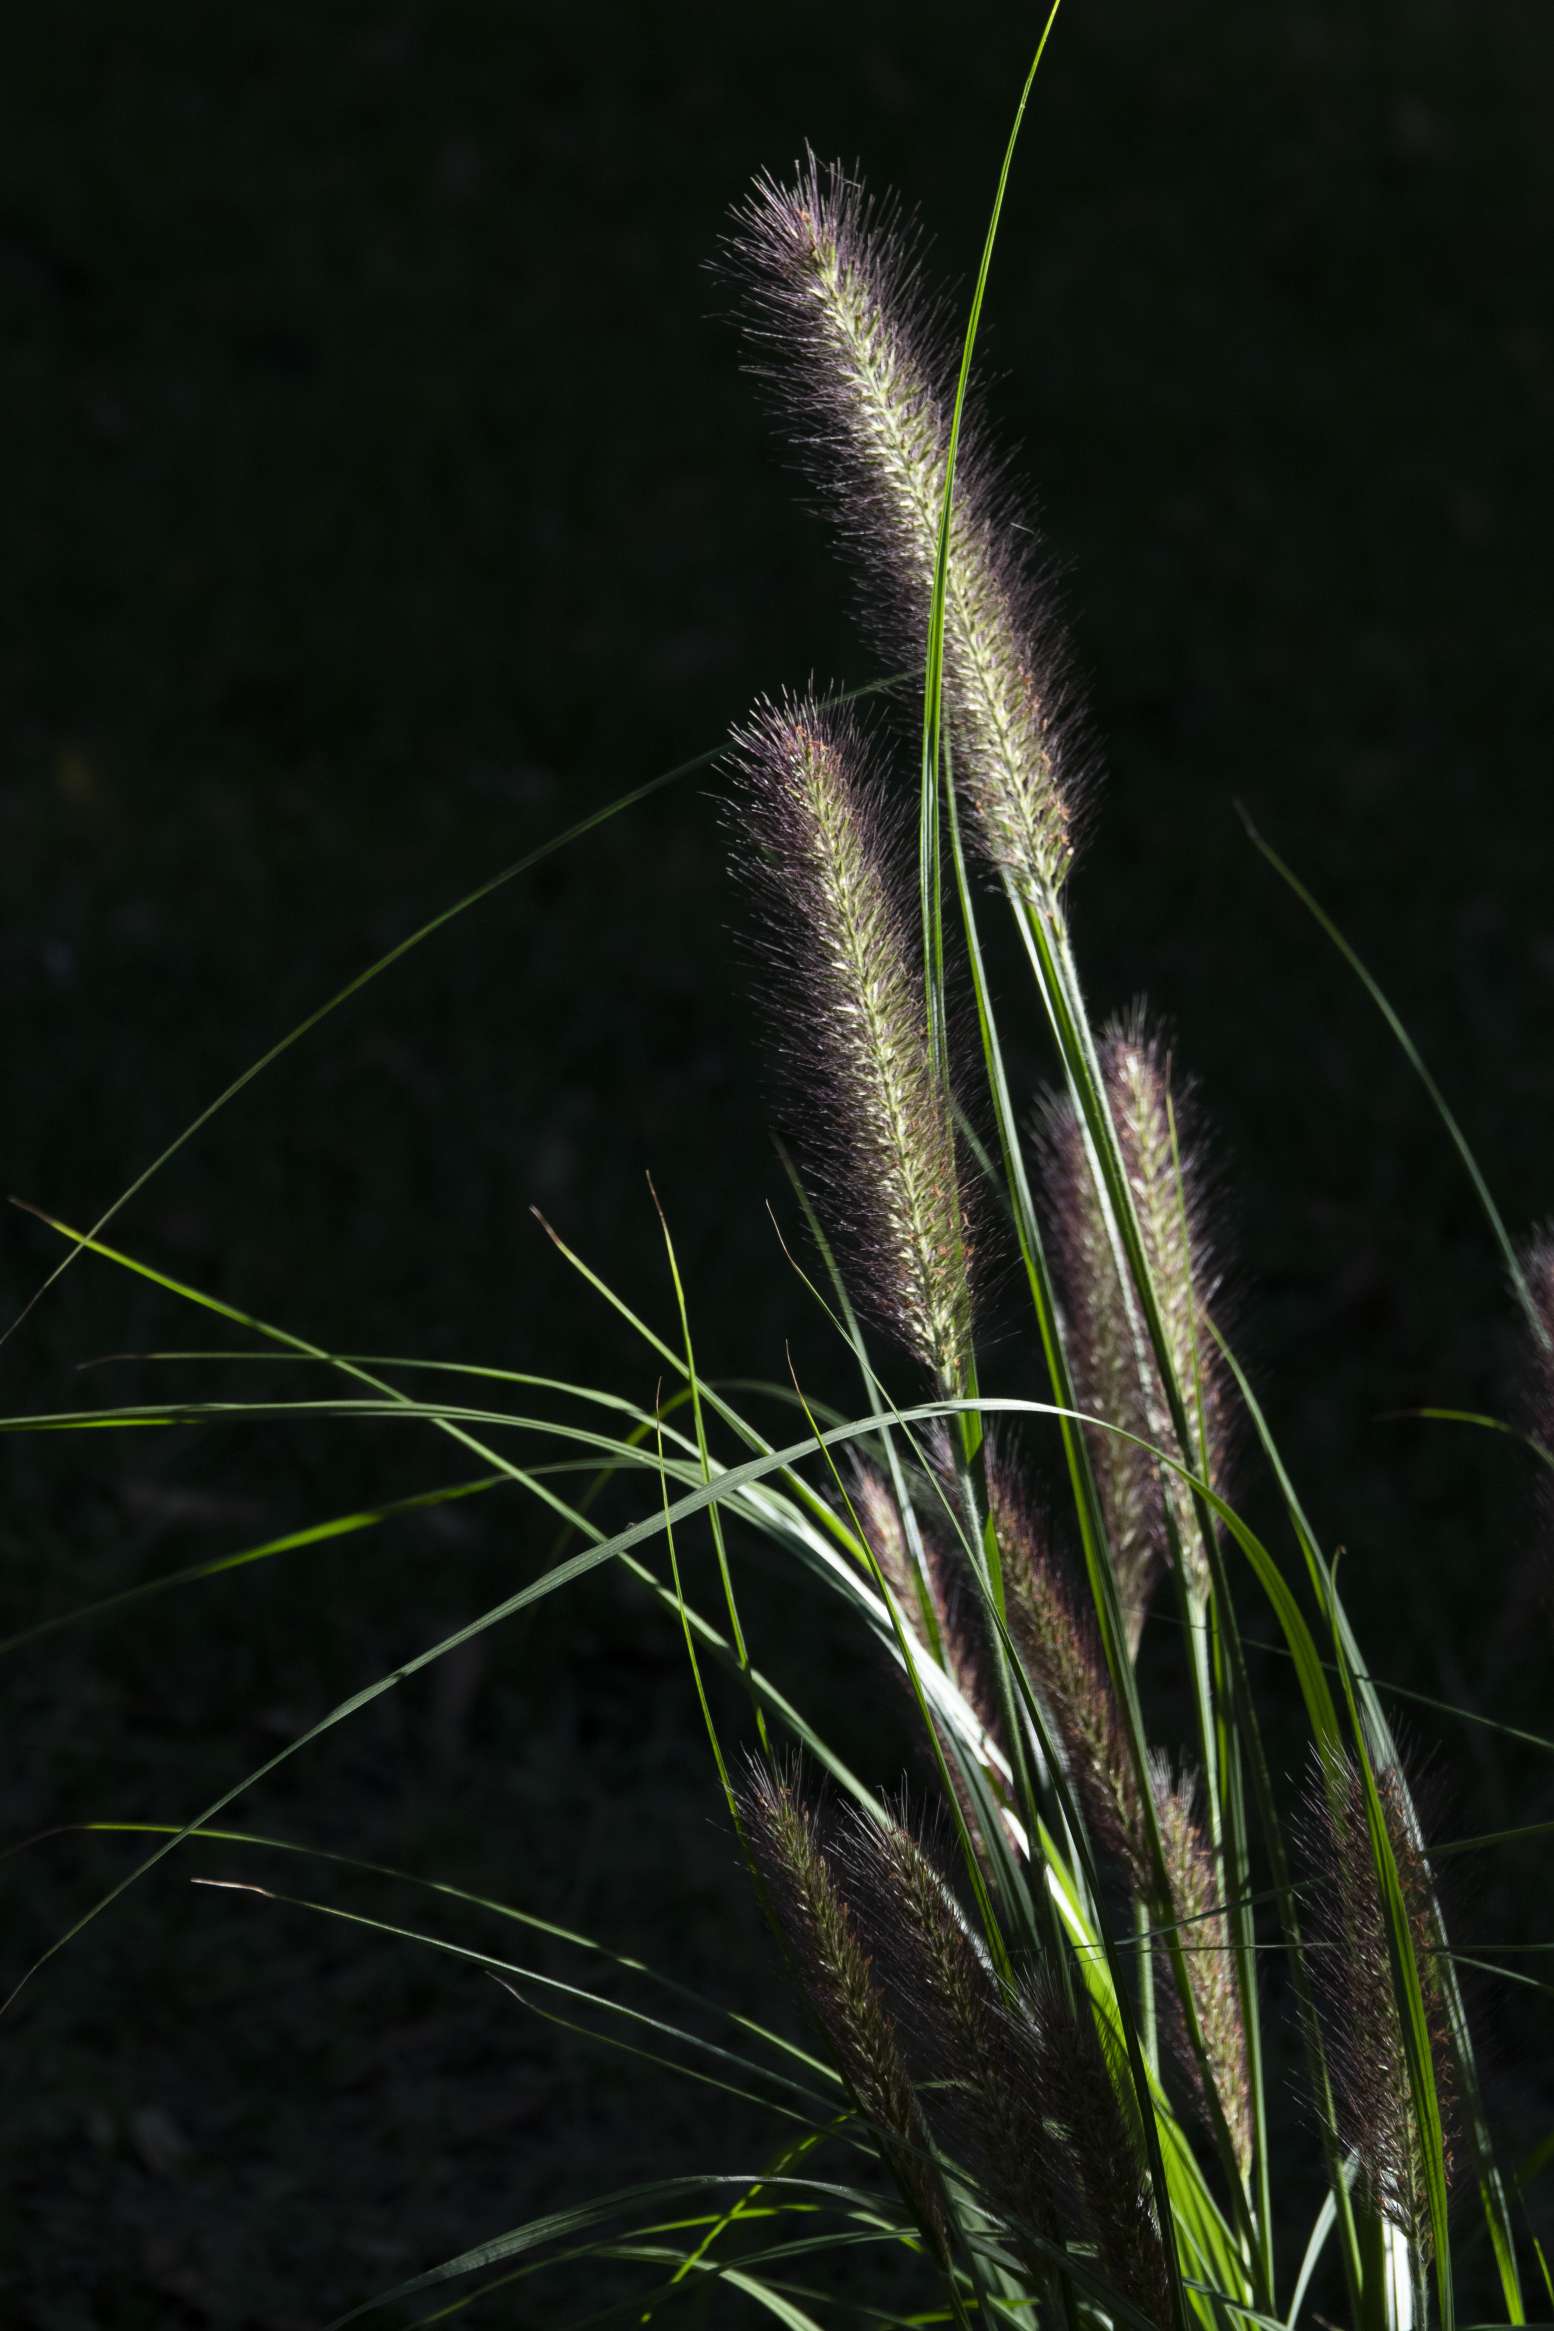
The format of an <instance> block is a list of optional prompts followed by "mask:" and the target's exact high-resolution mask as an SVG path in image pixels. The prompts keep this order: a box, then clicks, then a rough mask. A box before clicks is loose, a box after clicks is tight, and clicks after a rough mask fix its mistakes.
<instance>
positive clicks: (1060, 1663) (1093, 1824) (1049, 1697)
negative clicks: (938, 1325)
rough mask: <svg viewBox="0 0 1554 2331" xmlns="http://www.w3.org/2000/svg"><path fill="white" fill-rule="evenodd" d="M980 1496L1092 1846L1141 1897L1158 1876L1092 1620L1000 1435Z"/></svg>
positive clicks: (1015, 1622) (1011, 1613)
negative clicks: (1117, 1865)
mask: <svg viewBox="0 0 1554 2331" xmlns="http://www.w3.org/2000/svg"><path fill="white" fill-rule="evenodd" d="M987 1496H988V1507H989V1510H990V1512H991V1514H992V1517H993V1526H994V1528H995V1529H996V1531H997V1533H998V1543H999V1547H1000V1550H1001V1552H1002V1555H1003V1562H1004V1591H1005V1596H1006V1600H1007V1606H1008V1620H1009V1633H1010V1637H1011V1640H1012V1641H1013V1643H1014V1647H1015V1649H1016V1651H1017V1652H1018V1653H1019V1656H1020V1663H1021V1665H1022V1666H1023V1668H1024V1669H1025V1673H1026V1675H1027V1677H1028V1678H1029V1681H1030V1685H1031V1689H1032V1690H1033V1691H1034V1692H1035V1694H1036V1696H1037V1698H1038V1699H1039V1700H1040V1701H1041V1704H1042V1706H1043V1708H1044V1709H1045V1711H1046V1715H1047V1721H1048V1722H1049V1724H1050V1725H1051V1727H1052V1730H1053V1732H1054V1734H1055V1736H1056V1741H1057V1745H1058V1747H1059V1749H1060V1750H1061V1751H1062V1755H1063V1761H1064V1765H1065V1768H1066V1770H1067V1773H1068V1778H1069V1783H1070V1786H1071V1787H1072V1788H1073V1790H1074V1793H1075V1795H1076V1796H1077V1797H1078V1799H1079V1803H1080V1807H1081V1809H1082V1811H1083V1813H1084V1817H1085V1820H1086V1822H1087V1824H1088V1826H1089V1828H1090V1831H1091V1834H1092V1837H1093V1838H1094V1841H1095V1844H1096V1845H1097V1846H1098V1847H1099V1848H1100V1849H1101V1850H1102V1851H1103V1852H1105V1853H1107V1854H1109V1855H1111V1856H1112V1858H1113V1859H1114V1860H1116V1861H1118V1862H1120V1863H1121V1864H1122V1866H1123V1867H1124V1869H1125V1870H1126V1871H1127V1872H1128V1875H1129V1878H1130V1880H1131V1882H1132V1883H1133V1885H1134V1888H1135V1890H1136V1891H1139V1892H1141V1893H1143V1894H1144V1895H1145V1896H1146V1897H1147V1896H1148V1895H1149V1894H1151V1893H1152V1892H1153V1891H1154V1890H1155V1878H1154V1870H1153V1867H1152V1864H1151V1861H1150V1854H1149V1844H1148V1836H1147V1831H1146V1827H1145V1821H1144V1813H1143V1807H1142V1804H1141V1802H1140V1798H1139V1789H1138V1780H1137V1776H1136V1774H1135V1771H1134V1765H1133V1759H1132V1756H1131V1755H1130V1753H1129V1749H1128V1743H1127V1739H1126V1736H1125V1734H1124V1732H1123V1727H1122V1719H1121V1716H1120V1714H1119V1712H1118V1708H1117V1698H1116V1694H1115V1692H1114V1691H1113V1689H1112V1682H1111V1677H1110V1676H1109V1675H1108V1674H1107V1672H1106V1661H1105V1657H1104V1655H1103V1653H1102V1650H1101V1643H1100V1637H1099V1635H1098V1633H1097V1630H1096V1625H1095V1621H1094V1619H1093V1617H1092V1616H1091V1615H1090V1613H1089V1612H1088V1610H1087V1609H1086V1608H1085V1607H1084V1605H1083V1604H1082V1603H1081V1601H1080V1599H1079V1596H1078V1594H1077V1593H1076V1592H1075V1589H1074V1586H1073V1584H1072V1583H1071V1581H1070V1580H1069V1578H1068V1576H1067V1575H1066V1573H1065V1571H1064V1570H1063V1568H1062V1567H1061V1565H1060V1564H1059V1562H1058V1559H1057V1557H1056V1555H1055V1554H1054V1552H1053V1549H1052V1546H1051V1543H1050V1540H1049V1536H1048V1532H1047V1530H1046V1527H1045V1525H1044V1524H1043V1522H1042V1520H1041V1518H1040V1516H1039V1515H1038V1513H1037V1510H1036V1506H1035V1504H1034V1501H1033V1500H1032V1498H1031V1496H1030V1493H1029V1491H1028V1489H1027V1487H1026V1484H1025V1482H1024V1479H1023V1478H1022V1476H1021V1474H1020V1472H1019V1469H1018V1467H1017V1466H1016V1464H1015V1463H1014V1461H1013V1459H1012V1458H1011V1457H1010V1455H1009V1454H1008V1452H1007V1450H1006V1449H1005V1448H1004V1447H1003V1446H1002V1445H1001V1444H1000V1443H997V1442H990V1443H989V1447H988V1458H987Z"/></svg>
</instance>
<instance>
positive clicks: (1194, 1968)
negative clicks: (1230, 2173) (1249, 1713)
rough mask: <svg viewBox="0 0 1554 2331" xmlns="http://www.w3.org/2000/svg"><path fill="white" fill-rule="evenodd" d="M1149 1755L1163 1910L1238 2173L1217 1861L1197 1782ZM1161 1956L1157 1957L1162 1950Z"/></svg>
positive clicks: (1240, 2135) (1240, 2063)
mask: <svg viewBox="0 0 1554 2331" xmlns="http://www.w3.org/2000/svg"><path fill="white" fill-rule="evenodd" d="M1151 1763H1152V1771H1151V1775H1150V1778H1151V1781H1152V1784H1153V1789H1154V1799H1155V1818H1156V1820H1157V1821H1158V1823H1159V1825H1160V1851H1161V1858H1162V1859H1163V1861H1164V1863H1165V1868H1166V1878H1167V1881H1168V1882H1169V1885H1170V1888H1171V1911H1172V1915H1173V1917H1174V1918H1175V1920H1176V1921H1177V1925H1178V1929H1179V1934H1180V1940H1181V1945H1182V1954H1183V1957H1184V1958H1185V1960H1186V1962H1187V1980H1188V1983H1189V1985H1190V1986H1191V1989H1192V1998H1193V2007H1194V2009H1195V2010H1196V2013H1197V2017H1198V2029H1199V2031H1200V2032H1201V2033H1202V2035H1203V2047H1204V2054H1205V2056H1206V2057H1207V2058H1208V2075H1209V2078H1210V2079H1212V2081H1213V2083H1214V2087H1215V2091H1216V2093H1217V2095H1218V2097H1219V2105H1220V2110H1221V2112H1222V2113H1223V2114H1224V2116H1225V2125H1226V2127H1227V2128H1228V2129H1229V2131H1230V2141H1231V2144H1232V2146H1233V2148H1234V2150H1235V2156H1236V2166H1237V2168H1238V2169H1239V2170H1240V2172H1241V2174H1242V2176H1243V2177H1245V2175H1246V2173H1247V2169H1248V2167H1249V2165H1250V2163H1251V2159H1252V2088H1251V2074H1250V2071H1249V2068H1248V2064H1247V2049H1246V2023H1245V2019H1244V2018H1243V2016H1242V2012H1241V1989H1240V1984H1239V1982H1238V1980H1237V1970H1236V1960H1235V1954H1234V1952H1233V1950H1232V1949H1231V1941H1230V1921H1229V1919H1228V1918H1227V1917H1226V1915H1225V1908H1224V1895H1223V1892H1222V1889H1221V1882H1220V1875H1219V1864H1218V1862H1217V1861H1216V1859H1215V1855H1214V1849H1213V1847H1212V1845H1211V1844H1210V1842H1209V1837H1208V1834H1207V1832H1206V1830H1205V1829H1204V1825H1203V1819H1202V1816H1201V1814H1200V1813H1199V1811H1198V1807H1197V1802H1196V1798H1197V1790H1196V1788H1195V1786H1194V1783H1193V1780H1192V1778H1191V1776H1190V1775H1187V1774H1182V1775H1180V1776H1178V1775H1174V1774H1173V1773H1172V1770H1171V1766H1170V1761H1169V1759H1168V1758H1166V1757H1164V1756H1159V1755H1157V1756H1155V1757H1154V1758H1152V1760H1151ZM1161 1956H1162V1961H1163V1959H1164V1954H1163V1953H1162V1954H1161ZM1163 1971H1164V1969H1163V1967H1162V1972H1163ZM1166 2022H1167V2029H1168V2031H1169V2032H1170V2035H1171V2038H1172V2042H1173V2052H1174V2053H1175V2055H1176V2058H1177V2068H1178V2070H1179V2072H1180V2073H1181V2075H1182V2077H1183V2079H1184V2080H1185V2081H1186V2083H1187V2086H1188V2089H1189V2091H1190V2093H1191V2094H1193V2095H1194V2096H1195V2097H1196V2098H1197V2100H1198V2105H1199V2109H1200V2111H1202V2110H1203V2109H1204V2106H1205V2099H1204V2094H1203V2080H1204V2068H1203V2065H1202V2063H1201V2062H1200V2060H1199V2058H1198V2056H1197V2054H1196V2052H1195V2051H1194V2050H1193V2049H1192V2047H1191V2046H1190V2045H1189V2044H1188V2040H1187V2033H1186V2027H1185V2024H1184V2022H1183V2019H1182V2017H1181V2014H1180V2011H1179V2010H1178V2012H1177V2013H1176V2014H1175V2015H1172V2014H1170V2012H1169V2010H1168V2012H1167V2018H1166Z"/></svg>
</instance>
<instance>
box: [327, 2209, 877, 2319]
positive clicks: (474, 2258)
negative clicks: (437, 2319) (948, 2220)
mask: <svg viewBox="0 0 1554 2331" xmlns="http://www.w3.org/2000/svg"><path fill="white" fill-rule="evenodd" d="M754 2174H755V2175H759V2174H760V2173H759V2172H756V2173H754ZM753 2182H754V2175H752V2173H750V2172H748V2171H747V2172H745V2173H744V2174H743V2175H741V2174H739V2173H738V2172H730V2171H726V2170H718V2171H713V2172H710V2173H703V2174H698V2175H690V2176H684V2177H662V2178H654V2179H651V2180H648V2181H646V2182H644V2183H642V2184H640V2185H627V2186H621V2187H618V2188H617V2189H616V2190H615V2191H614V2192H612V2193H607V2194H600V2195H597V2196H596V2197H595V2198H594V2199H593V2200H592V2201H587V2202H579V2203H574V2204H573V2206H572V2207H571V2208H569V2209H563V2210H551V2211H548V2212H547V2213H546V2214H545V2215H544V2216H543V2217H538V2218H531V2219H530V2220H529V2221H528V2223H527V2224H526V2225H522V2226H517V2227H515V2228H514V2229H513V2230H512V2231H511V2232H510V2233H506V2234H498V2235H496V2236H494V2237H493V2238H492V2239H491V2240H490V2241H488V2242H479V2243H476V2244H475V2246H474V2247H473V2248H472V2249H469V2250H464V2251H461V2252H460V2253H459V2255H458V2257H456V2258H449V2259H445V2260H444V2261H443V2262H442V2264H441V2265H440V2266H433V2267H429V2268H428V2269H427V2270H426V2272H425V2273H423V2274H418V2275H413V2276H412V2277H411V2279H410V2280H409V2281H408V2282H402V2283H399V2284H397V2285H396V2286H395V2288H394V2289H393V2290H390V2291H383V2292H381V2293H380V2294H379V2295H378V2296H377V2297H376V2298H371V2299H367V2300H365V2301H364V2302H363V2304H362V2305H360V2306H359V2307H352V2308H351V2310H350V2311H349V2313H348V2314H344V2315H337V2316H336V2317H335V2318H334V2320H333V2322H331V2323H329V2324H327V2325H326V2326H325V2331H345V2325H346V2324H347V2323H356V2322H359V2321H360V2320H361V2318H362V2316H363V2315H370V2314H374V2313H376V2312H377V2310H378V2309H379V2308H382V2307H388V2306H393V2305H394V2304H396V2302H398V2301H399V2300H401V2299H408V2298H413V2297H414V2296H415V2294H416V2292H417V2291H423V2290H433V2289H435V2288H436V2287H437V2285H438V2284H439V2283H444V2282H453V2281H455V2280H457V2278H458V2277H459V2276H460V2275H463V2274H474V2273H478V2272H479V2270H480V2268H481V2267H483V2266H499V2265H501V2264H502V2263H503V2262H504V2261H505V2260H507V2259H509V2258H517V2257H522V2256H523V2255H524V2254H525V2253H526V2252H528V2251H531V2250H538V2249H539V2248H541V2247H542V2246H543V2245H544V2244H545V2243H547V2242H551V2241H557V2240H565V2239H567V2238H568V2237H569V2236H570V2235H572V2234H574V2233H581V2232H582V2231H583V2230H584V2229H585V2228H587V2227H590V2226H602V2225H605V2224H607V2223H608V2221H609V2219H610V2218H611V2217H612V2216H614V2215H616V2214H617V2213H618V2212H619V2211H620V2210H622V2209H623V2208H628V2207H630V2206H632V2205H634V2204H638V2203H641V2204H646V2205H649V2206H656V2205H658V2204H659V2203H663V2202H672V2201H678V2200H680V2199H682V2198H685V2199H690V2198H691V2197H692V2196H694V2195H701V2194H714V2193H718V2192H722V2191H723V2190H725V2189H726V2188H728V2187H731V2186H748V2185H750V2184H752V2183H753ZM766 2182H767V2184H768V2185H776V2186H780V2187H782V2188H784V2189H786V2190H791V2191H793V2192H795V2193H802V2194H818V2195H822V2196H824V2198H825V2199H826V2200H828V2201H834V2202H842V2203H845V2204H846V2205H847V2206H848V2207H849V2208H851V2209H858V2208H861V2209H865V2210H868V2211H871V2212H877V2210H878V2201H877V2198H876V2197H875V2196H873V2195H871V2194H867V2193H865V2192H863V2191H862V2190H861V2189H860V2188H859V2187H857V2186H850V2185H841V2184H838V2183H836V2182H834V2181H833V2180H830V2179H823V2178H816V2177H791V2176H785V2177H781V2178H774V2177H771V2176H768V2177H767V2179H766Z"/></svg>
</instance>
